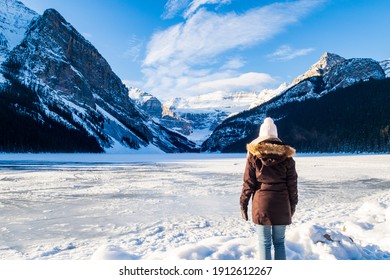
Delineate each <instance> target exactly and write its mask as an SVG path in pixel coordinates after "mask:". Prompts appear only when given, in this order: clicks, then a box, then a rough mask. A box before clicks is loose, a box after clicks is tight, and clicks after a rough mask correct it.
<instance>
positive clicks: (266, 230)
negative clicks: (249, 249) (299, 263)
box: [256, 225, 286, 260]
mask: <svg viewBox="0 0 390 280" xmlns="http://www.w3.org/2000/svg"><path fill="white" fill-rule="evenodd" d="M256 228H257V234H258V239H259V258H260V259H261V260H272V257H271V247H272V245H274V253H275V254H274V257H275V260H285V259H286V248H285V247H284V237H285V232H286V226H285V225H277V226H262V225H256Z"/></svg>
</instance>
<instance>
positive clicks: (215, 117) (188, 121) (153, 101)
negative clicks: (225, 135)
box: [129, 84, 287, 144]
mask: <svg viewBox="0 0 390 280" xmlns="http://www.w3.org/2000/svg"><path fill="white" fill-rule="evenodd" d="M286 87H287V84H282V85H280V87H279V88H277V89H274V90H263V91H261V92H255V91H253V92H223V91H219V92H213V93H209V94H203V95H199V96H192V97H177V98H172V99H170V100H168V101H166V102H165V103H164V104H163V103H162V102H161V101H160V100H158V99H157V98H156V97H155V96H153V95H152V94H150V93H147V92H144V91H142V90H140V89H137V88H134V87H130V86H129V88H130V89H129V97H130V98H132V99H133V100H134V101H135V102H136V104H137V105H138V106H139V107H140V108H141V109H142V110H144V111H145V112H146V113H148V114H149V115H151V116H153V117H154V118H155V121H158V122H159V123H160V124H162V125H164V126H165V127H168V128H170V129H172V130H174V131H176V132H179V133H181V134H183V135H185V136H186V137H187V138H188V139H190V140H191V141H193V142H195V143H198V144H201V143H202V142H203V141H204V140H205V139H207V137H208V136H209V135H210V134H211V133H212V131H213V130H214V129H215V128H216V127H217V126H218V125H219V124H220V123H221V122H222V121H223V120H225V119H226V118H227V117H229V116H232V115H234V114H237V113H239V112H242V111H244V110H247V109H250V108H252V107H255V106H258V105H259V104H262V103H264V102H267V101H268V100H270V99H272V98H273V97H275V96H277V95H278V94H279V93H280V92H282V91H283V90H284V89H285V88H286Z"/></svg>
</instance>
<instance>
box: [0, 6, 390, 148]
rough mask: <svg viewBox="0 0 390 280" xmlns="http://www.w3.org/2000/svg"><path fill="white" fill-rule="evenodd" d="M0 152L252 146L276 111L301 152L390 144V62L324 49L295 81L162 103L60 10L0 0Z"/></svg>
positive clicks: (282, 132) (281, 127) (284, 132)
mask: <svg viewBox="0 0 390 280" xmlns="http://www.w3.org/2000/svg"><path fill="white" fill-rule="evenodd" d="M0 63H1V67H0V131H1V134H0V152H129V151H132V150H135V151H142V152H170V153H176V152H199V151H200V150H201V151H206V152H244V151H245V144H246V143H248V142H250V141H251V140H252V139H253V138H255V137H256V134H257V133H258V129H259V125H260V124H261V123H262V121H263V119H264V118H265V117H266V116H271V117H273V118H274V119H275V120H276V124H277V125H278V128H279V134H280V137H281V138H282V140H285V141H287V142H289V143H290V144H291V145H292V146H294V147H296V148H297V150H298V151H301V152H389V151H390V142H389V141H390V140H389V126H390V119H389V116H390V106H388V105H387V104H390V103H389V101H390V100H389V97H390V88H389V87H390V85H389V84H390V83H389V76H390V60H385V61H381V62H377V61H375V60H373V59H369V58H353V59H345V58H342V57H340V56H338V55H336V54H331V53H327V52H326V53H324V55H323V56H322V57H321V58H320V60H319V61H318V62H317V63H315V64H314V65H313V66H312V67H310V69H309V70H308V71H307V72H306V73H304V74H302V75H300V76H299V77H297V78H296V79H295V80H294V81H293V82H292V83H291V84H289V85H288V84H282V85H281V86H280V87H279V88H277V89H274V90H264V91H262V92H232V93H226V92H214V93H210V94H205V95H199V96H195V97H177V98H174V99H172V100H169V101H168V102H166V103H164V104H163V103H162V102H161V101H160V100H158V99H157V98H156V97H154V96H152V95H151V94H149V93H147V92H144V91H143V90H142V89H137V88H134V87H132V86H131V85H128V84H127V85H125V84H124V83H123V82H122V81H121V80H120V79H119V77H118V76H117V75H116V74H115V73H114V72H113V71H112V69H111V67H110V65H109V64H108V63H107V61H106V60H105V59H104V58H103V57H102V56H101V54H100V53H99V52H98V50H97V49H96V48H95V47H94V46H93V45H92V44H91V43H90V42H89V41H88V40H86V39H85V38H84V37H83V36H82V35H81V34H80V33H79V32H78V31H77V30H76V29H75V28H74V27H73V26H72V25H71V24H70V23H68V22H67V21H66V20H65V19H64V18H63V17H62V16H61V15H60V14H59V13H58V12H57V11H55V10H53V9H49V10H46V11H45V12H44V13H43V15H39V14H37V13H36V12H34V11H32V10H31V9H29V8H27V7H25V6H24V5H23V4H22V3H21V2H19V1H17V0H5V1H0Z"/></svg>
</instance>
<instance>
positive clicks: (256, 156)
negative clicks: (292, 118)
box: [240, 118, 298, 260]
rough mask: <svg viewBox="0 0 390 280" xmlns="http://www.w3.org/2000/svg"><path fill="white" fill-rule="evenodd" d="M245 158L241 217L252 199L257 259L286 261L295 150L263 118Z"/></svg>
mask: <svg viewBox="0 0 390 280" xmlns="http://www.w3.org/2000/svg"><path fill="white" fill-rule="evenodd" d="M247 150H248V155H247V161H246V167H245V172H244V183H243V187H242V193H241V197H240V205H241V213H242V217H243V218H244V219H245V220H246V221H247V220H248V203H249V200H250V198H251V197H252V221H253V222H254V223H255V224H256V227H257V233H258V239H259V257H260V259H265V260H270V259H272V257H271V247H272V245H273V246H274V258H275V259H276V260H285V259H286V250H285V245H284V239H285V231H286V226H287V225H289V224H291V217H292V216H293V215H294V212H295V206H296V205H297V203H298V188H297V178H298V175H297V172H296V170H295V161H294V159H293V158H292V157H293V155H294V154H295V150H294V149H293V148H292V147H290V146H288V145H286V144H284V143H283V142H282V141H281V140H280V139H279V138H278V131H277V128H276V125H275V124H274V121H273V120H272V119H271V118H266V119H265V120H264V122H263V124H262V125H261V126H260V133H259V137H258V138H256V139H255V140H253V141H252V142H251V143H250V144H248V145H247Z"/></svg>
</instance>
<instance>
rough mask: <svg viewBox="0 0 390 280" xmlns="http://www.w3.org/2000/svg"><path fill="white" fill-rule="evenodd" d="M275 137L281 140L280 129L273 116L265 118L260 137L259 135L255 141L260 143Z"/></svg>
mask: <svg viewBox="0 0 390 280" xmlns="http://www.w3.org/2000/svg"><path fill="white" fill-rule="evenodd" d="M268 139H274V140H276V141H281V140H280V139H279V138H278V129H277V128H276V125H275V123H274V121H273V119H271V118H269V117H268V118H265V119H264V122H263V123H262V125H261V126H260V131H259V137H257V138H256V139H255V140H253V142H256V143H260V142H262V141H264V140H268Z"/></svg>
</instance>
